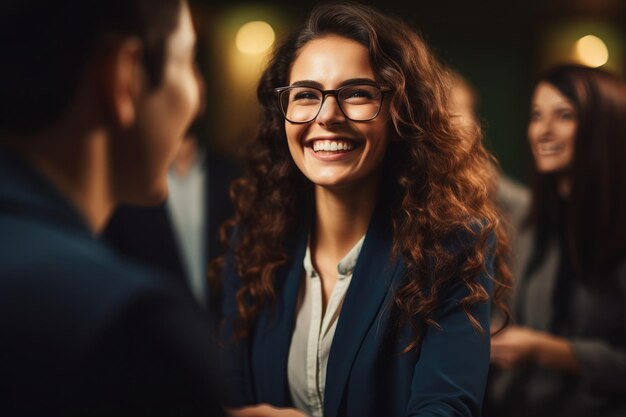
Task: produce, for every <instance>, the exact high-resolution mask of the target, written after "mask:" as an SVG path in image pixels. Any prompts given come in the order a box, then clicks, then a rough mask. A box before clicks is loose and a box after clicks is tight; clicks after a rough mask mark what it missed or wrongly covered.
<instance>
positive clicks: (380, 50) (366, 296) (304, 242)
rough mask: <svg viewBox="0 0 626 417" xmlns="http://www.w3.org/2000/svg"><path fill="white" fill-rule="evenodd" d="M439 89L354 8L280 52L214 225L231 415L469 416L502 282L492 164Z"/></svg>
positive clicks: (436, 69)
mask: <svg viewBox="0 0 626 417" xmlns="http://www.w3.org/2000/svg"><path fill="white" fill-rule="evenodd" d="M450 81H451V76H450V74H449V72H448V70H447V68H445V67H444V66H443V65H441V64H440V63H439V62H438V61H437V60H436V59H435V58H434V56H433V55H432V54H431V53H430V51H429V50H428V47H427V46H426V45H425V44H424V42H423V40H422V39H421V38H420V37H419V36H418V35H417V34H416V33H415V32H414V31H413V30H412V29H411V28H410V27H408V26H407V25H406V24H404V23H403V22H402V21H400V20H397V19H394V18H390V17H387V16H385V15H383V14H381V13H379V12H378V11H376V10H375V9H371V8H368V7H365V6H360V5H327V6H320V7H317V8H316V9H314V10H313V11H312V13H311V15H310V16H309V19H308V20H307V22H306V24H305V25H304V27H303V28H302V29H301V30H299V31H296V32H294V33H293V34H292V35H291V36H289V37H287V38H286V39H285V40H283V42H282V43H281V44H280V45H278V46H277V49H276V50H275V51H274V54H273V56H272V59H271V61H270V63H269V65H268V67H267V69H266V70H265V72H264V73H263V75H262V77H261V81H260V83H259V87H258V97H259V100H260V102H261V105H262V107H263V119H262V121H261V125H260V129H259V132H260V133H259V135H258V137H257V138H256V140H255V141H254V142H253V143H252V145H251V148H250V149H249V156H248V172H247V174H246V175H245V176H244V177H243V178H242V179H240V180H239V181H237V182H236V183H235V184H234V186H233V189H232V195H233V199H234V203H235V207H236V216H235V218H234V219H233V220H232V221H231V222H230V223H229V226H234V228H233V229H232V230H231V232H230V233H224V236H230V237H231V239H230V240H229V241H230V242H231V254H230V255H229V257H227V259H228V262H227V263H226V268H225V269H224V279H223V281H222V283H223V288H224V302H223V304H224V311H223V313H224V328H223V332H222V338H223V345H224V354H225V360H224V362H225V363H226V364H227V367H228V370H229V371H228V373H227V375H226V378H225V380H226V381H228V382H229V383H231V387H230V388H231V391H232V398H231V399H230V401H229V405H230V406H232V407H239V408H234V409H232V410H231V412H232V414H233V415H234V416H245V415H248V414H247V413H252V414H254V415H259V416H263V415H266V414H264V413H268V414H267V415H279V414H276V413H277V412H279V411H280V412H283V413H286V414H285V415H302V414H300V413H301V412H304V413H306V414H307V415H311V416H315V417H321V416H327V417H340V416H358V417H369V416H372V417H374V416H376V417H379V416H391V417H396V416H397V417H400V416H405V415H416V414H419V413H422V412H423V413H433V414H438V415H449V416H452V415H455V416H456V415H463V416H478V415H480V409H481V402H482V398H483V394H484V388H485V381H486V375H487V369H488V365H489V324H488V323H489V315H490V306H491V305H492V303H491V302H492V301H493V302H494V303H495V305H501V299H502V296H503V293H502V291H503V287H504V285H506V283H507V281H508V277H509V274H508V271H507V269H506V267H505V266H504V262H503V254H504V247H505V244H506V242H505V241H504V239H503V237H502V232H501V230H500V228H499V223H498V218H497V215H496V211H495V209H494V207H493V205H492V200H491V193H492V192H493V189H494V179H495V177H494V175H493V173H492V171H491V169H492V168H491V167H492V165H491V163H490V162H491V161H490V157H489V155H488V154H487V152H486V151H485V149H484V148H483V146H482V143H481V137H480V133H479V132H480V129H478V128H477V127H476V126H472V127H474V128H473V129H466V128H464V127H461V126H459V125H458V123H455V122H454V117H453V115H451V114H450V112H449V110H448V109H449V108H451V105H450V87H451V83H450ZM216 266H218V265H217V264H216ZM214 272H215V271H214ZM213 277H214V278H219V277H218V276H217V275H214V276H213ZM268 404H269V405H268ZM270 406H271V407H279V408H281V410H276V408H271V407H270ZM298 410H300V411H298ZM252 414H250V415H252Z"/></svg>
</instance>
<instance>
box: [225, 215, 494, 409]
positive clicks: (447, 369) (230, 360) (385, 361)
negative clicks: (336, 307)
mask: <svg viewBox="0 0 626 417" xmlns="http://www.w3.org/2000/svg"><path fill="white" fill-rule="evenodd" d="M384 213H385V210H383V209H380V208H379V209H378V210H377V213H376V214H375V215H374V218H373V220H372V223H371V224H370V226H369V229H368V231H367V235H366V238H365V241H364V243H363V247H362V250H361V253H360V255H359V259H358V262H357V265H356V268H355V270H354V274H353V278H352V281H351V284H350V287H349V288H348V291H347V294H346V298H345V300H344V304H343V307H342V310H341V315H340V316H339V322H338V324H337V328H336V332H335V336H334V339H333V342H332V347H331V350H330V357H329V361H328V366H327V375H326V388H325V395H324V416H325V417H343V416H349V417H370V416H371V417H381V416H385V417H405V416H417V415H433V416H434V415H437V416H479V415H480V410H481V403H482V399H483V394H484V389H485V383H486V378H487V370H488V367H489V342H490V338H489V334H488V329H489V314H490V306H489V304H488V303H484V304H480V305H477V306H476V307H475V308H474V309H473V313H474V314H475V316H476V317H477V319H478V320H479V322H480V323H481V325H482V326H483V328H484V329H486V332H485V334H482V335H481V334H479V332H477V331H476V330H475V329H474V328H473V327H472V325H471V324H470V322H469V321H468V318H467V316H466V315H465V313H464V312H463V310H462V309H461V308H459V306H458V304H457V303H458V301H459V300H460V299H461V298H463V297H464V296H465V295H466V293H467V290H466V288H465V286H464V285H463V284H462V283H460V282H459V283H454V284H452V285H451V286H450V287H449V288H448V289H447V292H446V294H445V296H444V298H443V299H442V302H441V304H440V306H439V307H438V308H437V311H436V314H435V317H434V318H435V319H436V320H437V322H438V323H439V324H440V325H441V330H438V329H436V328H434V327H428V326H426V325H425V324H424V322H423V321H421V320H419V321H418V325H419V327H420V329H421V334H422V336H423V337H422V340H421V343H420V344H419V348H418V349H417V350H415V351H411V352H409V353H406V354H402V353H401V352H402V350H403V349H404V348H405V347H406V346H407V344H408V342H409V341H410V340H411V339H410V338H411V331H410V329H409V328H408V326H405V327H403V328H400V329H397V326H396V325H395V323H396V320H397V314H396V312H395V309H394V308H393V299H392V297H393V293H394V289H396V288H398V287H399V286H400V285H402V283H403V282H404V280H405V279H406V277H405V267H404V263H403V261H402V260H400V259H399V260H396V261H394V262H391V261H390V258H391V256H390V255H391V247H392V234H391V228H390V226H389V216H388V215H385V214H384ZM307 233H308V231H307V230H304V231H303V232H302V233H301V235H300V237H299V239H298V241H297V243H296V244H295V245H294V251H293V257H292V261H291V262H290V263H289V264H288V265H287V266H286V267H284V268H283V269H282V270H281V271H280V272H279V273H278V275H277V277H276V289H277V291H276V293H277V297H276V304H275V308H274V309H266V310H265V311H263V312H262V314H261V316H260V317H259V319H258V321H257V324H256V326H255V328H254V331H253V333H252V335H251V337H249V338H248V339H247V340H246V341H244V342H241V343H238V342H236V341H235V339H234V338H233V337H232V331H233V318H234V317H235V316H236V305H235V296H234V294H235V292H236V291H237V289H238V288H239V283H240V279H239V278H238V277H237V276H236V274H234V273H233V272H232V270H229V271H227V277H226V283H225V300H224V315H225V318H226V321H225V326H224V332H223V334H222V339H223V340H222V344H223V346H224V348H223V354H224V356H225V362H226V363H227V365H228V371H227V376H226V377H225V381H226V383H227V384H228V386H229V387H231V389H232V392H231V397H230V398H229V399H228V403H230V404H232V405H242V404H254V403H262V402H267V403H270V404H273V405H275V406H292V403H291V399H290V395H289V389H288V380H287V358H288V353H289V348H290V343H291V336H292V332H293V329H294V324H295V308H296V299H297V295H298V289H299V285H300V283H301V282H302V276H303V264H302V261H303V258H304V253H305V249H306V242H307ZM456 245H458V247H457V248H456V249H454V250H459V249H460V250H462V248H463V247H464V246H466V245H467V242H466V241H465V240H463V239H461V240H459V241H458V242H457V243H456ZM488 269H489V270H491V264H490V263H489V264H488ZM458 281H460V280H458ZM482 282H483V283H484V285H485V286H486V288H487V289H488V290H489V291H491V283H490V280H489V279H487V278H486V277H485V276H484V277H483V278H482Z"/></svg>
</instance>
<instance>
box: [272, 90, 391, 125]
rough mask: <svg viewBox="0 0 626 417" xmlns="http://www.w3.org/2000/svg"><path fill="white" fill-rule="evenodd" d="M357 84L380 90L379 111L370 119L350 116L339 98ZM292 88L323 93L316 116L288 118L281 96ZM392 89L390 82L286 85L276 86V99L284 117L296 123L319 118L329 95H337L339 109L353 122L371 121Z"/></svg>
mask: <svg viewBox="0 0 626 417" xmlns="http://www.w3.org/2000/svg"><path fill="white" fill-rule="evenodd" d="M357 85H369V86H373V87H377V88H378V89H379V90H380V105H379V106H378V111H377V112H376V114H375V115H374V116H372V117H370V118H369V119H352V118H350V117H348V115H347V114H346V112H345V111H344V109H343V106H342V105H341V100H339V93H340V92H341V91H342V90H345V89H347V88H350V87H354V86H357ZM292 88H311V89H313V90H317V91H319V92H320V93H322V102H321V103H320V108H319V109H318V110H317V113H315V116H313V117H312V118H311V119H309V120H307V121H304V122H294V121H293V120H289V119H288V118H287V114H286V113H285V109H284V108H283V103H282V102H281V100H280V96H281V94H282V93H283V91H286V90H290V89H292ZM392 90H393V88H392V87H391V85H390V84H383V83H368V82H360V83H353V84H346V85H343V86H341V87H339V88H337V89H336V90H322V89H321V88H318V87H313V86H311V85H288V86H285V87H276V88H274V94H276V99H277V100H278V107H279V108H280V112H281V113H282V114H283V117H284V118H285V120H287V121H288V122H289V123H292V124H294V125H303V124H306V123H311V122H312V121H313V120H315V119H317V116H319V114H320V112H321V111H322V107H323V106H324V102H325V101H326V97H327V96H334V97H335V100H337V106H338V107H339V110H341V113H342V114H343V115H344V117H345V118H346V119H348V120H351V121H353V122H369V121H370V120H374V119H375V118H376V117H378V115H379V114H380V109H382V107H383V100H384V99H385V93H388V92H390V91H392Z"/></svg>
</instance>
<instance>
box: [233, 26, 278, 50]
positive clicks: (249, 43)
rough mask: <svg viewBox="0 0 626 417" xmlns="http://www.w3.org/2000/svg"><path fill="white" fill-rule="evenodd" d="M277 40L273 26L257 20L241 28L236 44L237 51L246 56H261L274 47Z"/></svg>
mask: <svg viewBox="0 0 626 417" xmlns="http://www.w3.org/2000/svg"><path fill="white" fill-rule="evenodd" d="M275 38H276V35H275V34H274V29H272V26H270V25H269V23H267V22H263V21H258V20H257V21H253V22H248V23H246V24H245V25H243V26H241V28H239V30H238V31H237V37H236V38H235V42H236V45H237V49H238V50H239V51H240V52H242V53H244V54H261V53H263V52H265V51H267V50H268V49H269V48H270V47H271V46H272V44H273V43H274V39H275Z"/></svg>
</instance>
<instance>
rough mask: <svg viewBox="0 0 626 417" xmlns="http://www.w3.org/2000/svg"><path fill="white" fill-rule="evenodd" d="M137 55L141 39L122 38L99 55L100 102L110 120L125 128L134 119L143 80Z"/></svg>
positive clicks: (140, 50)
mask: <svg viewBox="0 0 626 417" xmlns="http://www.w3.org/2000/svg"><path fill="white" fill-rule="evenodd" d="M141 56H142V43H141V41H140V40H139V39H137V38H124V39H122V40H119V41H116V42H115V43H114V44H113V45H112V46H111V47H110V48H109V49H108V50H107V52H106V53H105V55H104V57H103V58H102V59H103V62H102V64H103V65H102V67H101V68H102V74H101V75H102V81H103V83H102V85H103V97H104V101H105V103H104V106H105V109H107V113H108V114H109V115H110V117H111V122H112V123H114V124H115V125H116V126H118V127H120V128H128V127H130V126H131V125H132V124H133V123H134V122H135V118H136V114H137V105H138V101H139V98H140V96H141V93H142V91H143V89H144V85H145V84H144V83H145V81H146V80H145V73H144V71H143V66H142V62H141Z"/></svg>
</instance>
